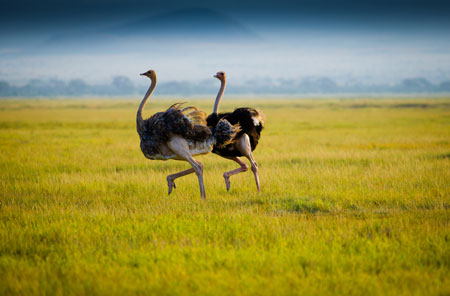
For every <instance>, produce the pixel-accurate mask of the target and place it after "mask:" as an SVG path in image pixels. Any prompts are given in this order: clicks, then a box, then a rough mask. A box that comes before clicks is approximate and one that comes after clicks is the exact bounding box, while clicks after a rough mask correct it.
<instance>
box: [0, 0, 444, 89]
mask: <svg viewBox="0 0 450 296" xmlns="http://www.w3.org/2000/svg"><path fill="white" fill-rule="evenodd" d="M0 3H1V6H0V40H2V42H0V80H3V81H7V82H9V83H12V84H18V85H20V84H24V83H26V82H27V81H29V80H31V79H52V78H57V79H62V80H64V81H69V80H71V79H83V80H85V81H87V82H90V83H101V82H104V81H109V80H111V78H112V77H114V76H117V75H122V76H126V77H129V78H130V79H131V80H132V81H133V82H135V83H147V82H146V81H144V82H143V81H142V79H143V78H142V77H140V76H139V75H138V74H139V73H141V72H144V71H146V70H148V69H150V68H152V69H155V70H156V71H157V73H158V78H159V80H160V81H161V79H163V80H164V81H172V80H175V81H203V80H208V79H212V75H213V74H214V73H216V72H217V71H219V70H224V71H226V72H227V76H228V78H229V82H230V83H232V82H234V83H236V84H238V83H245V82H246V81H251V80H258V81H265V80H267V81H282V80H283V79H301V78H307V77H329V78H331V79H333V80H334V81H336V82H337V83H339V84H352V83H363V84H394V83H397V82H398V81H400V80H402V79H406V78H413V77H423V78H425V79H427V80H429V81H431V82H432V83H440V82H442V81H446V80H450V2H449V1H437V0H431V1H419V0H412V1H400V0H393V1H383V0H382V1H331V0H322V1H320V0H319V1H302V0H299V1H285V0H281V1H265V0H262V1H254V0H241V1H234V0H230V1H189V2H186V1H178V0H177V1H144V0H130V1H119V0H97V1H95V0H91V1H88V0H81V1H72V0H65V1H61V0H59V1H57V0H41V1H30V0H15V1H4V0H1V1H0Z"/></svg>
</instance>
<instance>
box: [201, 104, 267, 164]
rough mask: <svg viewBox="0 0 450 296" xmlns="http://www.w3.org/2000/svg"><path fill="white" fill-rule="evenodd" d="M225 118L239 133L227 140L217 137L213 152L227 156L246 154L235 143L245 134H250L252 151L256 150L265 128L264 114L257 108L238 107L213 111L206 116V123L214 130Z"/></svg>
mask: <svg viewBox="0 0 450 296" xmlns="http://www.w3.org/2000/svg"><path fill="white" fill-rule="evenodd" d="M225 120H226V121H228V122H229V123H230V124H231V125H233V126H234V128H235V129H236V130H237V133H236V134H235V135H234V137H233V138H232V139H231V140H228V141H227V142H225V141H220V140H219V139H217V141H216V144H214V146H213V151H212V152H213V153H216V154H218V155H220V156H225V157H227V156H237V157H239V156H244V155H243V154H242V153H241V152H240V151H239V150H237V149H236V148H235V145H234V143H235V142H236V141H237V140H238V139H239V138H240V137H241V136H242V135H244V134H247V135H248V136H249V139H250V145H251V149H252V151H253V150H255V148H256V146H257V145H258V142H259V138H260V136H261V131H262V129H263V128H264V115H263V114H262V113H261V112H260V111H258V110H256V109H253V108H249V107H244V108H237V109H235V110H234V111H233V112H227V113H219V114H216V113H212V114H210V115H209V116H208V117H207V118H206V123H207V125H208V127H209V128H210V129H211V130H212V131H214V130H215V129H216V128H217V125H218V123H219V122H220V121H225Z"/></svg>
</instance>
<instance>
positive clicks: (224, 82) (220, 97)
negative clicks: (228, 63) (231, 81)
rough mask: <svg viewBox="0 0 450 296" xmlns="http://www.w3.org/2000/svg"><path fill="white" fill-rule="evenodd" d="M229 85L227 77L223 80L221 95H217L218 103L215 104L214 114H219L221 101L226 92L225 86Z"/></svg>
mask: <svg viewBox="0 0 450 296" xmlns="http://www.w3.org/2000/svg"><path fill="white" fill-rule="evenodd" d="M226 84H227V82H226V80H225V77H224V78H223V79H222V80H221V84H220V89H219V93H217V97H216V102H215V103H214V109H213V113H214V114H217V112H219V104H220V100H222V96H223V92H224V91H225V85H226Z"/></svg>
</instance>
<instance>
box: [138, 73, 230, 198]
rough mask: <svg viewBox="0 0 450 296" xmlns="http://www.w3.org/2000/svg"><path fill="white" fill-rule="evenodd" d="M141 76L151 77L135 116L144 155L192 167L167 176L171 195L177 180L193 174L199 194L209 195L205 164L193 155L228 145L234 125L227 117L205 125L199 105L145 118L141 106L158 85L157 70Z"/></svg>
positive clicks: (169, 109) (177, 108)
mask: <svg viewBox="0 0 450 296" xmlns="http://www.w3.org/2000/svg"><path fill="white" fill-rule="evenodd" d="M141 75H144V76H147V77H148V78H150V80H151V85H150V88H149V89H148V91H147V93H146V94H145V96H144V98H143V100H142V102H141V104H140V105H139V109H138V111H137V115H136V129H137V132H138V134H139V137H140V139H141V150H142V153H143V154H144V156H145V157H146V158H148V159H154V160H168V159H175V160H183V161H187V162H189V163H190V164H191V166H192V168H190V169H187V170H184V171H182V172H179V173H176V174H172V175H168V176H167V183H168V187H169V194H170V193H171V192H172V189H173V188H175V179H177V178H179V177H182V176H185V175H188V174H191V173H194V172H195V174H196V175H197V177H198V182H199V186H200V195H201V197H202V198H203V199H205V198H206V193H205V186H204V183H203V164H202V163H201V162H199V161H197V160H195V159H194V158H193V156H195V155H200V154H206V153H209V152H210V151H211V150H212V147H213V145H214V144H219V145H226V144H227V143H228V142H229V141H230V140H231V139H232V136H233V135H234V134H235V132H236V131H235V128H234V127H233V126H232V125H230V124H229V123H228V122H227V121H226V120H222V121H220V122H219V123H218V125H217V128H215V129H213V130H211V129H209V128H208V127H207V126H206V120H205V117H206V114H205V112H203V111H200V110H198V109H197V108H196V107H185V108H182V107H181V104H175V105H172V106H170V107H169V108H168V109H167V110H166V111H164V112H158V113H156V114H154V115H153V116H151V117H149V118H147V119H145V120H144V119H143V118H142V109H143V108H144V105H145V103H146V102H147V100H148V98H149V97H150V95H151V94H152V93H153V90H154V89H155V87H156V81H157V79H156V73H155V71H153V70H149V71H147V72H145V73H142V74H141Z"/></svg>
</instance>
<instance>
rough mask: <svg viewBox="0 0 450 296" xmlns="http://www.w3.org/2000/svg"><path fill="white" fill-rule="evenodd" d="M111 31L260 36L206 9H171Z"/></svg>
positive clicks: (152, 34)
mask: <svg viewBox="0 0 450 296" xmlns="http://www.w3.org/2000/svg"><path fill="white" fill-rule="evenodd" d="M107 33H109V34H112V35H120V36H124V35H125V36H133V35H134V36H135V35H138V36H146V37H155V38H172V37H184V38H202V37H208V38H212V39H243V40H257V39H260V37H259V36H258V35H257V34H256V33H255V32H252V31H251V30H250V29H248V28H246V27H245V26H244V25H242V24H240V23H239V22H237V21H236V20H234V19H232V18H231V17H229V16H227V15H224V14H221V13H219V12H217V11H214V10H211V9H206V8H188V9H181V10H174V11H170V12H167V13H163V14H159V15H156V16H153V17H148V18H144V19H141V20H138V21H135V22H130V23H128V24H125V25H122V26H118V27H114V28H111V29H108V30H107Z"/></svg>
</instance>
